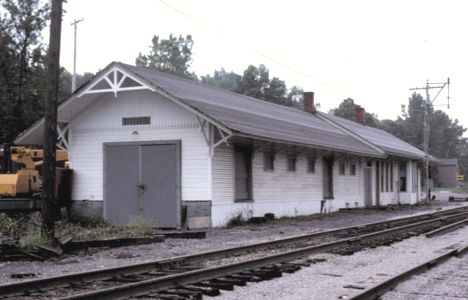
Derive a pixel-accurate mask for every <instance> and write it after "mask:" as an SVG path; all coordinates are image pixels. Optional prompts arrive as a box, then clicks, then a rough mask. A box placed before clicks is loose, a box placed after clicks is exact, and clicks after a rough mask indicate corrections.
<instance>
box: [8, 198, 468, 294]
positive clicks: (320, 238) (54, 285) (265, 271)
mask: <svg viewBox="0 0 468 300" xmlns="http://www.w3.org/2000/svg"><path fill="white" fill-rule="evenodd" d="M467 217H468V207H462V208H454V209H448V210H444V211H438V212H435V213H429V214H421V215H417V216H410V217H405V218H399V219H394V220H389V221H382V222H376V223H368V224H363V225H359V226H352V227H345V228H339V229H334V230H328V231H323V232H318V233H311V234H304V235H299V236H293V237H289V238H284V239H279V240H273V241H269V242H263V243H257V244H253V245H247V246H241V247H234V248H226V249H221V250H216V251H210V252H203V253H199V254H194V255H186V256H180V257H175V258H171V259H166V260H158V261H152V262H147V263H140V264H133V265H127V266H122V267H116V268H110V269H103V270H97V271H89V272H82V273H76V274H69V275H64V276H56V277H50V278H44V279H37V280H30V281H24V282H20V283H14V284H7V285H1V286H0V299H129V298H135V297H137V298H138V299H155V298H156V299H198V298H201V297H202V295H203V294H206V295H216V294H219V289H225V290H232V289H233V287H234V286H235V285H245V284H246V282H249V281H261V280H267V279H271V278H275V277H279V276H281V274H282V273H283V272H294V271H296V270H298V269H300V267H301V266H303V265H307V264H309V263H314V262H316V261H310V260H304V258H307V257H308V256H310V255H312V254H316V253H323V252H334V253H339V254H351V253H353V252H355V251H359V250H360V249H363V248H368V247H376V246H380V245H386V244H390V243H393V242H395V241H399V240H401V239H404V238H407V237H410V236H414V235H417V234H421V233H427V232H430V231H433V230H435V229H437V228H440V227H441V226H446V225H449V224H453V223H457V222H460V221H462V220H464V219H466V218H467Z"/></svg>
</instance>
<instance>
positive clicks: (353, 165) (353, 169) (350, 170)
mask: <svg viewBox="0 0 468 300" xmlns="http://www.w3.org/2000/svg"><path fill="white" fill-rule="evenodd" d="M349 174H350V175H353V176H354V175H356V164H351V166H350V167H349Z"/></svg>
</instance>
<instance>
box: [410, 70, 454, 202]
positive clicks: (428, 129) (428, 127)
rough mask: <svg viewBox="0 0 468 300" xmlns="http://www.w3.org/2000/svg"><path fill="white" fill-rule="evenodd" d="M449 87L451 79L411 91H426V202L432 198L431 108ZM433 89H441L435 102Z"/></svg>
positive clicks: (424, 106) (424, 138) (424, 144)
mask: <svg viewBox="0 0 468 300" xmlns="http://www.w3.org/2000/svg"><path fill="white" fill-rule="evenodd" d="M445 86H447V89H448V88H449V86H450V78H447V81H446V82H443V83H430V82H429V80H427V81H426V86H425V87H421V88H411V89H410V90H412V91H415V90H425V91H426V99H425V100H424V103H423V110H424V114H423V116H424V119H423V148H424V149H423V150H424V173H425V174H424V177H425V192H426V201H427V202H429V200H430V197H431V187H430V186H429V167H430V161H431V158H430V154H429V152H430V147H429V145H430V135H431V121H430V119H429V118H430V114H429V111H430V108H431V107H432V104H433V103H434V101H435V100H436V99H437V96H439V94H440V92H441V91H442V90H443V89H444V87H445ZM431 89H439V92H438V93H437V95H436V96H435V97H434V99H433V100H431V95H430V93H429V91H430V90H431ZM447 101H448V102H447V107H448V108H449V107H450V102H449V101H450V94H449V95H448V96H447Z"/></svg>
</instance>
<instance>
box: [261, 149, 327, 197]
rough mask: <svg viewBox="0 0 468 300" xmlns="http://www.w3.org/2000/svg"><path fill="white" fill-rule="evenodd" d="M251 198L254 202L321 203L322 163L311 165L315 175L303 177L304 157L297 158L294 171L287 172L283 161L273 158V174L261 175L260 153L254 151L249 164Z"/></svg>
mask: <svg viewBox="0 0 468 300" xmlns="http://www.w3.org/2000/svg"><path fill="white" fill-rule="evenodd" d="M252 177H253V198H254V200H255V202H282V203H284V204H285V205H286V204H287V203H288V202H291V201H320V200H322V198H323V197H322V195H323V193H322V162H321V159H316V161H315V173H307V157H306V155H303V154H302V155H298V156H297V160H296V171H295V172H288V171H287V157H286V155H285V154H282V153H280V154H277V155H276V157H275V163H274V170H273V171H264V169H263V151H257V152H256V153H255V155H254V159H253V161H252Z"/></svg>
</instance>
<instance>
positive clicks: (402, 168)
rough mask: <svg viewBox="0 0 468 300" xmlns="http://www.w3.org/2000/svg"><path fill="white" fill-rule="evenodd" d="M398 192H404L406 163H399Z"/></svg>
mask: <svg viewBox="0 0 468 300" xmlns="http://www.w3.org/2000/svg"><path fill="white" fill-rule="evenodd" d="M400 192H406V163H405V162H402V163H400Z"/></svg>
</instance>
